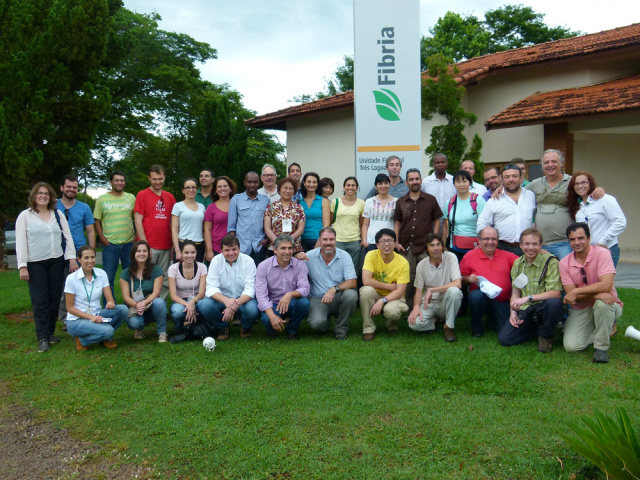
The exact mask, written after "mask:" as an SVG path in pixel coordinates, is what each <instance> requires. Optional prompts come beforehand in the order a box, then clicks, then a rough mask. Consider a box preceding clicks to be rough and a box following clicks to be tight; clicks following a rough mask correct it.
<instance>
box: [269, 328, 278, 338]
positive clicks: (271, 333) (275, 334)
mask: <svg viewBox="0 0 640 480" xmlns="http://www.w3.org/2000/svg"><path fill="white" fill-rule="evenodd" d="M267 338H268V339H269V340H275V339H276V338H278V332H277V331H275V330H267Z"/></svg>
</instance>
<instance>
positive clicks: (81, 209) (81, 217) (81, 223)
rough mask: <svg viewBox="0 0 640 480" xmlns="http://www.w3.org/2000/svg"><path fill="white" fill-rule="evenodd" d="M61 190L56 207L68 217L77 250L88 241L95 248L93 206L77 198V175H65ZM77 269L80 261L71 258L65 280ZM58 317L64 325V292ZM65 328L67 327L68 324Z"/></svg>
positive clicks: (65, 316) (66, 266)
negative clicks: (85, 234)
mask: <svg viewBox="0 0 640 480" xmlns="http://www.w3.org/2000/svg"><path fill="white" fill-rule="evenodd" d="M60 192H61V193H62V197H61V198H59V199H58V204H57V206H56V208H57V209H58V210H59V211H60V213H61V214H63V215H64V216H65V217H66V219H67V222H68V223H69V230H71V236H72V237H73V245H74V247H75V248H76V252H77V251H78V250H80V247H83V246H84V245H87V243H88V244H89V245H90V246H91V247H93V248H94V249H95V248H96V234H95V228H94V226H93V225H94V223H95V220H94V219H93V213H92V212H91V207H89V205H87V204H86V203H84V202H81V201H80V200H77V198H76V197H77V196H78V178H77V177H76V176H75V175H65V177H64V178H63V179H62V182H61V183H60ZM85 230H86V231H87V238H86V239H85V237H84V231H85ZM77 269H78V262H77V261H76V260H75V259H72V260H69V262H68V263H67V264H66V265H65V268H64V278H65V280H66V278H67V276H68V275H69V273H73V272H75V271H76V270H77ZM58 318H59V319H60V320H61V321H62V324H63V326H64V325H65V320H66V319H67V305H66V303H65V298H64V292H63V293H62V299H61V300H60V307H59V308H58ZM64 328H65V329H66V326H65V327H64Z"/></svg>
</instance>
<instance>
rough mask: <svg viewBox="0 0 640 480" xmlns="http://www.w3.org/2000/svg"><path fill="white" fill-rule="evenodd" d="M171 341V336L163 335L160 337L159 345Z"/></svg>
mask: <svg viewBox="0 0 640 480" xmlns="http://www.w3.org/2000/svg"><path fill="white" fill-rule="evenodd" d="M168 341H169V335H167V334H166V333H161V334H160V335H158V343H167V342H168Z"/></svg>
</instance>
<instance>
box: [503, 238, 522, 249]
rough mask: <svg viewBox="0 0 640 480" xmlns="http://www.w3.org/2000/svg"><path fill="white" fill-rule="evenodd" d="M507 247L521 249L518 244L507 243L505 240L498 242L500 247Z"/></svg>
mask: <svg viewBox="0 0 640 480" xmlns="http://www.w3.org/2000/svg"><path fill="white" fill-rule="evenodd" d="M500 244H502V245H506V246H508V247H513V248H520V244H519V243H518V242H505V241H503V240H498V245H500Z"/></svg>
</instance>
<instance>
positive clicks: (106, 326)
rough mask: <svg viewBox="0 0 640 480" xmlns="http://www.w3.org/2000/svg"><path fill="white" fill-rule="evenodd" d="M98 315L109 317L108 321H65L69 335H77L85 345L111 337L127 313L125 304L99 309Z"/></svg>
mask: <svg viewBox="0 0 640 480" xmlns="http://www.w3.org/2000/svg"><path fill="white" fill-rule="evenodd" d="M98 315H99V316H101V317H103V318H110V319H111V321H110V322H108V323H106V322H105V323H93V322H92V321H91V320H86V319H84V318H83V319H78V320H69V321H68V322H67V331H68V332H69V335H72V336H74V337H78V338H79V339H80V343H81V344H82V345H84V346H85V347H86V346H87V345H91V344H93V343H100V342H102V341H104V340H111V339H113V334H114V333H115V331H116V330H117V329H118V327H119V326H120V325H121V324H122V322H124V321H125V319H126V318H127V316H128V315H129V309H128V308H127V306H126V305H116V308H114V309H112V310H107V309H106V308H105V309H103V310H100V313H98Z"/></svg>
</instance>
